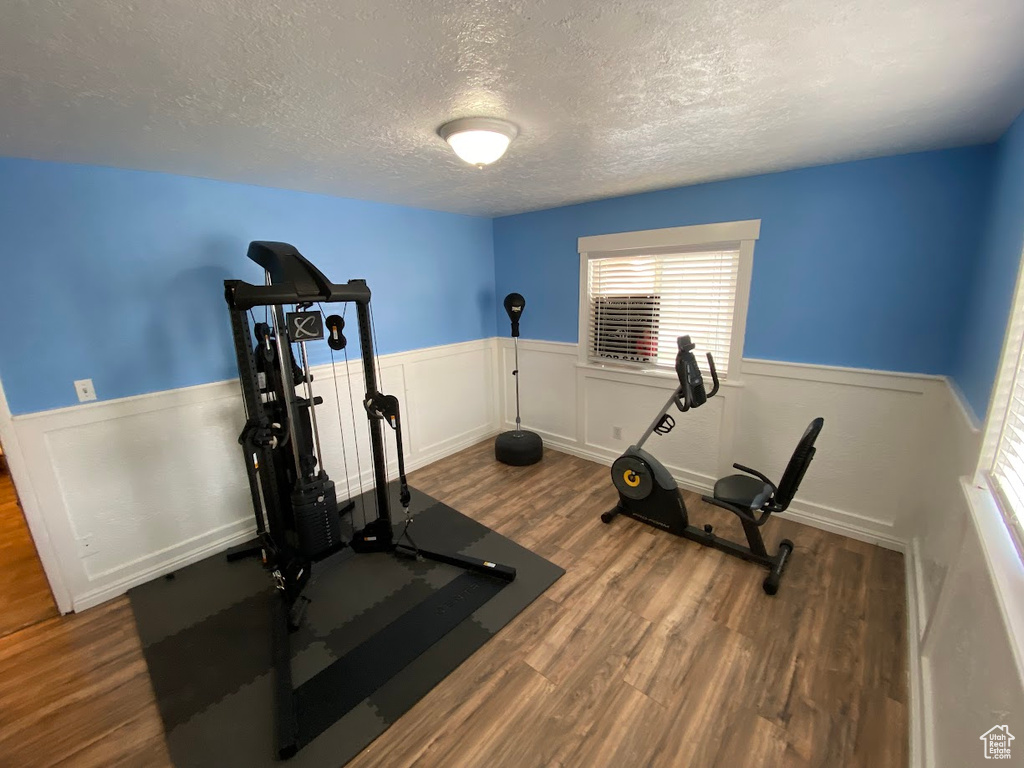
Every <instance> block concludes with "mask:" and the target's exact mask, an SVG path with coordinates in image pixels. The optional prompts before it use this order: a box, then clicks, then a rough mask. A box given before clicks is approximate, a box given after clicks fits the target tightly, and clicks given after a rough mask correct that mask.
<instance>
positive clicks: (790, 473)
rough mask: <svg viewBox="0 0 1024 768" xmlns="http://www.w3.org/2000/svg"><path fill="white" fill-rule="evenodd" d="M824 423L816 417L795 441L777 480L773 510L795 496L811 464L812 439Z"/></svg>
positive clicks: (779, 510) (812, 454) (785, 504)
mask: <svg viewBox="0 0 1024 768" xmlns="http://www.w3.org/2000/svg"><path fill="white" fill-rule="evenodd" d="M824 424H825V420H824V419H823V418H821V417H820V416H819V417H818V418H816V419H815V420H814V421H812V422H811V423H810V424H809V425H808V427H807V429H806V431H805V432H804V435H803V437H801V438H800V442H799V443H797V445H796V450H795V451H793V456H792V457H791V458H790V460H789V464H787V465H786V471H785V472H784V473H783V474H782V480H781V481H779V490H778V492H777V493H776V494H775V504H776V505H777V506H776V509H775V511H777V512H781V511H782V510H784V509H785V508H786V507H788V506H789V503H790V502H791V501H792V500H793V497H794V496H796V490H797V488H799V487H800V481H801V480H803V479H804V474H805V473H806V472H807V467H809V466H810V465H811V459H813V458H814V452H815V448H814V441H815V440H817V439H818V433H819V432H821V428H822V426H824Z"/></svg>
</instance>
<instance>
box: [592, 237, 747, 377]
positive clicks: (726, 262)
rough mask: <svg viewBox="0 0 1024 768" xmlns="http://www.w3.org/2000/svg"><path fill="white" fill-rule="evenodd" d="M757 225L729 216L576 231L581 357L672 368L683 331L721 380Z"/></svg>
mask: <svg viewBox="0 0 1024 768" xmlns="http://www.w3.org/2000/svg"><path fill="white" fill-rule="evenodd" d="M759 229H760V222H758V221H753V222H732V223H727V224H709V225H703V226H695V227H675V228H672V229H656V230H647V231H644V232H626V233H620V234H614V235H598V236H594V237H583V238H580V240H579V246H580V259H581V260H580V359H581V362H583V363H590V364H595V363H596V364H608V363H611V364H616V365H624V366H630V367H633V368H636V369H651V368H673V367H674V365H675V359H676V353H677V352H678V346H677V343H676V340H677V339H678V337H680V336H684V335H689V336H690V337H691V338H692V339H693V341H694V343H696V345H697V352H698V354H699V356H700V357H703V353H705V352H710V353H711V354H712V355H713V356H714V358H715V365H716V367H717V369H718V373H719V376H720V377H721V378H722V379H725V378H726V377H727V376H728V375H729V371H730V369H732V370H737V369H738V366H739V362H740V356H741V354H742V347H743V327H744V325H745V323H746V303H747V295H748V293H749V285H750V265H751V261H752V256H753V241H754V240H756V238H757V236H758V231H759Z"/></svg>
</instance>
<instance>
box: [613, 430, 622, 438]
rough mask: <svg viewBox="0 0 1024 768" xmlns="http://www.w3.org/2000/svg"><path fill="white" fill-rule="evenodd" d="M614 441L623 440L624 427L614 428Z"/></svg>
mask: <svg viewBox="0 0 1024 768" xmlns="http://www.w3.org/2000/svg"><path fill="white" fill-rule="evenodd" d="M612 439H613V440H621V439H622V427H612Z"/></svg>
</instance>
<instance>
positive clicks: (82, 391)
mask: <svg viewBox="0 0 1024 768" xmlns="http://www.w3.org/2000/svg"><path fill="white" fill-rule="evenodd" d="M75 392H77V393H78V402H80V403H87V402H89V401H90V400H95V399H96V388H95V387H94V386H93V385H92V379H79V380H78V381H76V382H75Z"/></svg>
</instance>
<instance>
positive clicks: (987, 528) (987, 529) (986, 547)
mask: <svg viewBox="0 0 1024 768" xmlns="http://www.w3.org/2000/svg"><path fill="white" fill-rule="evenodd" d="M960 485H961V487H962V488H963V492H964V496H965V497H966V499H967V506H968V507H969V508H970V510H971V516H972V518H973V519H974V525H975V528H976V530H977V531H978V539H979V540H980V542H981V550H982V555H983V556H984V558H985V562H986V565H987V566H988V571H989V574H990V576H991V578H992V583H993V585H994V586H995V591H996V599H997V600H998V602H999V607H1000V610H1001V612H1002V614H1003V620H1004V621H1005V622H1006V629H1007V631H1008V633H1009V637H1010V645H1011V647H1012V648H1013V652H1014V655H1015V657H1016V661H1017V668H1018V671H1019V672H1020V673H1021V674H1022V675H1024V600H1021V595H1024V560H1022V559H1021V553H1020V552H1018V551H1017V545H1016V542H1015V541H1014V537H1013V532H1012V531H1010V530H1009V529H1008V528H1007V524H1006V521H1005V519H1004V518H1003V511H1002V509H1000V507H999V502H998V500H997V499H996V497H995V494H993V493H992V491H991V490H990V489H989V488H988V487H987V486H981V485H975V484H974V483H972V482H970V479H969V478H967V477H962V478H960Z"/></svg>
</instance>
